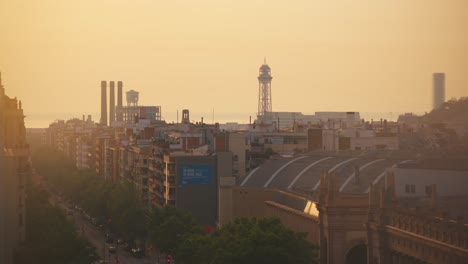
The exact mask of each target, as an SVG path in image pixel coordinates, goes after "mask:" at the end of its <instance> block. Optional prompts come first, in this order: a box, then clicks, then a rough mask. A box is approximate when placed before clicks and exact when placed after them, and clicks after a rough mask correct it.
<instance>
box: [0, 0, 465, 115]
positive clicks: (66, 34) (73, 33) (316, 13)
mask: <svg viewBox="0 0 468 264" xmlns="http://www.w3.org/2000/svg"><path fill="white" fill-rule="evenodd" d="M265 56H266V58H267V62H268V64H269V65H270V67H271V68H272V75H273V82H272V100H273V110H274V111H300V112H303V113H313V112H315V111H346V110H349V111H361V112H403V111H413V112H424V111H428V110H430V109H431V101H432V88H431V87H432V79H431V78H432V73H433V72H445V73H446V74H447V77H446V79H447V80H446V98H447V99H449V98H451V97H457V98H458V97H461V96H468V1H466V0H410V1H409V0H336V1H317V0H295V1H281V0H269V1H260V0H196V1H195V0H165V1H161V0H79V1H78V0H73V1H72V0H41V1H38V0H0V71H1V72H2V76H3V84H4V86H5V88H6V89H7V94H8V95H10V96H13V97H14V96H17V97H18V98H19V99H21V100H22V101H23V105H24V108H25V111H26V113H27V114H33V113H59V112H66V113H83V114H88V113H97V112H99V109H100V81H101V80H107V81H109V80H114V81H119V80H121V81H123V82H124V90H129V89H134V90H138V91H139V92H140V104H144V105H161V106H162V110H163V117H165V118H166V119H167V120H175V118H176V117H175V114H174V113H175V112H176V111H177V110H178V109H179V110H181V109H183V108H188V109H190V110H191V112H192V113H211V112H212V110H213V109H215V112H216V113H223V112H224V113H247V114H246V115H247V116H246V117H245V120H246V122H247V120H248V114H249V113H250V114H252V115H253V114H255V112H256V111H257V100H258V81H257V78H256V77H257V75H258V68H259V67H260V65H261V64H262V63H263V59H264V57H265ZM94 119H95V120H96V121H98V119H99V116H94ZM210 120H211V118H210Z"/></svg>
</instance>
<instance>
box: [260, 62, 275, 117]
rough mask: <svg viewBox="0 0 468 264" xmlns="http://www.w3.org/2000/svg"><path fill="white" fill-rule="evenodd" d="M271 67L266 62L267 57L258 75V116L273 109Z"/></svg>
mask: <svg viewBox="0 0 468 264" xmlns="http://www.w3.org/2000/svg"><path fill="white" fill-rule="evenodd" d="M271 79H273V77H271V69H270V67H269V66H268V65H267V64H266V59H265V61H264V63H263V65H262V66H261V67H260V70H259V75H258V113H257V115H258V116H264V115H265V113H269V112H271V111H272V107H271Z"/></svg>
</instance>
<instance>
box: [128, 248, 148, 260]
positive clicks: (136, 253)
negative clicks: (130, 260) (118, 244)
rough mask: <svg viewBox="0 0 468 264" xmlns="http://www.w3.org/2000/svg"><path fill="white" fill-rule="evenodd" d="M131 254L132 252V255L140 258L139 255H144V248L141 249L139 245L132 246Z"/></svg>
mask: <svg viewBox="0 0 468 264" xmlns="http://www.w3.org/2000/svg"><path fill="white" fill-rule="evenodd" d="M131 254H132V256H134V257H136V258H141V257H144V256H145V250H144V249H142V248H141V247H134V248H132V252H131Z"/></svg>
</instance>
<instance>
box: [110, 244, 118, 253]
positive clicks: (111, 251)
mask: <svg viewBox="0 0 468 264" xmlns="http://www.w3.org/2000/svg"><path fill="white" fill-rule="evenodd" d="M108 249H109V253H115V252H116V251H117V248H116V247H115V246H114V245H110V246H109V248H108Z"/></svg>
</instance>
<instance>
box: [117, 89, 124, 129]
mask: <svg viewBox="0 0 468 264" xmlns="http://www.w3.org/2000/svg"><path fill="white" fill-rule="evenodd" d="M122 88H123V83H122V81H118V82H117V109H119V111H118V113H117V121H123V113H122V104H123V102H122Z"/></svg>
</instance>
